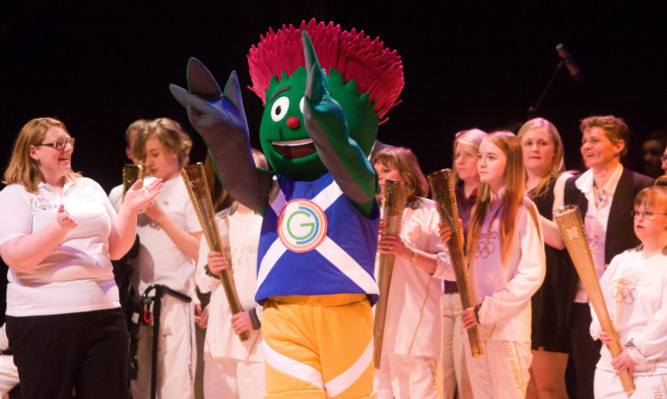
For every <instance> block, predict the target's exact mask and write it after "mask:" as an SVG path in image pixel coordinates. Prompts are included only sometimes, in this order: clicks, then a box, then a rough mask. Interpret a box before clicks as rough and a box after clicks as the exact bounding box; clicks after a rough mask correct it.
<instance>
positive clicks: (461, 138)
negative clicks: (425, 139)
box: [452, 129, 488, 184]
mask: <svg viewBox="0 0 667 399" xmlns="http://www.w3.org/2000/svg"><path fill="white" fill-rule="evenodd" d="M487 136H488V134H487V133H486V132H485V131H483V130H480V129H469V130H461V131H460V132H458V133H456V135H455V136H454V154H453V155H454V156H453V157H452V159H453V161H452V171H454V184H456V183H458V182H459V172H458V171H457V170H456V149H457V148H458V146H459V144H465V145H468V146H470V147H472V148H474V149H475V150H477V151H479V145H480V144H482V140H484V139H485V138H486V137H487Z"/></svg>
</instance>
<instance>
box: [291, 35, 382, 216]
mask: <svg viewBox="0 0 667 399" xmlns="http://www.w3.org/2000/svg"><path fill="white" fill-rule="evenodd" d="M301 35H302V39H303V49H304V56H305V59H306V71H307V73H308V76H307V79H306V91H305V99H304V103H305V104H304V109H303V118H304V124H305V126H306V131H307V132H308V135H309V136H310V138H311V139H313V143H314V144H315V148H316V150H317V154H318V156H319V157H320V159H321V160H322V163H323V164H324V165H325V166H326V168H327V170H328V171H329V173H331V175H332V176H333V178H334V180H336V183H338V185H339V186H340V188H341V190H342V191H343V193H344V194H345V196H346V197H348V198H349V199H350V200H352V201H353V202H354V203H355V204H356V205H357V208H358V209H359V210H360V211H361V212H362V213H363V214H364V215H366V216H369V217H374V214H375V213H376V210H377V209H376V204H375V199H374V196H375V191H376V177H375V171H374V170H373V167H372V166H371V165H370V163H369V162H368V160H367V159H366V156H365V155H364V153H363V151H362V150H361V148H360V147H359V145H358V144H357V143H356V142H355V141H354V140H352V139H351V138H350V137H349V134H348V128H347V120H346V118H345V114H344V113H343V109H342V108H341V106H340V104H338V102H336V100H334V99H333V98H332V97H331V94H330V93H329V88H328V86H327V76H326V71H325V70H324V69H323V68H321V67H320V63H319V62H318V60H317V55H316V54H315V49H314V48H313V44H312V42H311V41H310V37H308V33H306V31H305V30H304V31H303V32H301Z"/></svg>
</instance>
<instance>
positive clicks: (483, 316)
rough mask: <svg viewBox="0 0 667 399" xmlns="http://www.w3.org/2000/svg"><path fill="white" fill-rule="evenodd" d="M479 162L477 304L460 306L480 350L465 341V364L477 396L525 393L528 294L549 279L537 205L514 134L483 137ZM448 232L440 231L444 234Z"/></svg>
mask: <svg viewBox="0 0 667 399" xmlns="http://www.w3.org/2000/svg"><path fill="white" fill-rule="evenodd" d="M477 168H478V171H479V176H480V180H481V182H482V184H481V186H480V189H479V194H478V197H477V205H476V209H475V211H474V214H473V216H472V220H471V222H470V228H469V235H468V252H467V257H468V262H469V268H470V282H471V288H472V291H473V292H474V295H475V296H474V298H475V302H476V303H477V305H475V306H474V307H471V308H468V309H465V310H463V312H461V321H462V324H463V327H464V328H466V329H469V328H472V327H474V326H478V327H479V332H480V337H481V342H482V351H483V355H482V356H481V357H478V358H473V357H472V354H471V351H470V345H469V344H468V343H467V342H466V344H465V350H466V364H467V367H468V372H469V375H470V378H471V383H472V387H473V394H474V396H475V399H484V398H524V397H525V394H526V388H527V385H528V380H529V373H528V369H529V367H530V363H531V360H532V355H531V351H530V333H531V331H530V327H531V307H530V298H531V296H532V295H533V294H534V293H535V292H536V291H537V289H538V288H539V287H540V284H542V280H543V279H544V273H545V255H544V242H543V239H542V233H541V230H540V225H539V222H538V215H537V210H536V208H535V204H533V202H532V201H530V199H528V198H527V197H524V195H523V193H524V183H523V176H524V175H523V173H524V172H523V163H522V155H521V145H520V142H519V140H518V139H517V138H516V137H515V136H514V134H512V133H510V132H494V133H491V134H490V135H489V136H488V137H487V138H486V139H484V140H483V141H482V144H481V145H480V148H479V156H478V162H477ZM448 234H449V232H448V230H447V229H441V237H442V238H443V240H446V239H447V238H448ZM451 272H452V274H453V271H451Z"/></svg>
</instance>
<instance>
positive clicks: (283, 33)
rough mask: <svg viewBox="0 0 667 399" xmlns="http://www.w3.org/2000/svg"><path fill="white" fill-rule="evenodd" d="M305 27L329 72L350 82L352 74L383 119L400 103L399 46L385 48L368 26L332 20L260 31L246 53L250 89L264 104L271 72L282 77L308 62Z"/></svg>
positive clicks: (401, 71)
mask: <svg viewBox="0 0 667 399" xmlns="http://www.w3.org/2000/svg"><path fill="white" fill-rule="evenodd" d="M304 29H305V30H306V31H307V32H308V35H309V36H310V40H311V41H312V43H313V47H314V48H315V53H316V54H317V58H318V60H319V62H320V65H321V66H322V67H323V68H324V69H325V70H326V72H327V75H328V74H329V73H330V70H331V68H335V69H336V70H337V71H338V72H340V73H341V74H342V75H343V78H344V79H345V81H346V82H349V81H350V80H352V79H354V81H355V82H356V83H357V87H358V88H359V93H360V94H363V93H366V92H369V94H370V101H371V102H375V112H377V114H378V119H380V120H382V118H383V117H384V115H385V114H386V113H387V111H389V110H390V109H391V108H393V107H395V106H396V105H398V103H399V102H400V101H397V100H398V96H399V95H400V94H401V91H402V90H403V64H402V63H401V57H400V56H398V55H397V54H396V50H394V51H390V50H389V49H386V48H384V44H383V43H382V42H381V41H380V38H375V40H372V41H371V39H370V38H369V37H368V36H366V35H365V34H364V31H363V30H362V31H359V32H357V31H356V29H354V28H353V29H352V31H351V32H347V31H344V30H342V29H341V28H340V25H334V24H333V22H329V24H328V25H325V24H324V23H323V22H320V23H317V21H315V19H314V18H313V19H311V20H310V22H308V23H306V22H305V21H302V22H301V26H299V28H295V27H294V26H292V25H290V26H289V27H287V26H285V25H283V27H282V28H281V29H279V30H278V32H274V31H273V29H271V28H269V32H268V33H267V34H266V37H265V36H260V42H259V44H257V47H255V46H254V45H253V46H252V48H251V49H250V53H249V54H248V64H249V65H250V77H251V79H252V83H253V87H251V88H250V90H252V91H254V92H255V94H257V95H258V96H259V98H261V99H262V103H264V104H266V95H265V90H266V89H268V88H269V82H270V81H271V77H272V76H276V77H277V78H278V79H280V77H281V75H282V73H283V72H285V73H287V75H291V74H292V73H293V72H294V71H296V70H297V69H298V68H299V67H300V66H303V67H305V65H306V62H305V59H304V54H303V44H302V41H301V31H303V30H304Z"/></svg>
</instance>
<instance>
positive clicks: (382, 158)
mask: <svg viewBox="0 0 667 399" xmlns="http://www.w3.org/2000/svg"><path fill="white" fill-rule="evenodd" d="M376 163H380V164H382V165H384V166H387V167H389V168H392V169H396V170H397V171H398V173H400V174H401V177H402V178H403V180H405V182H406V183H407V184H408V190H407V197H408V203H410V201H412V200H413V199H414V198H415V197H417V196H419V197H426V196H427V195H428V182H427V181H426V177H424V174H423V173H422V170H421V168H420V167H419V161H418V160H417V157H416V156H415V154H414V153H413V152H412V150H410V149H409V148H405V147H392V148H385V149H382V150H380V151H379V152H378V153H377V154H375V156H374V157H373V165H375V164H376Z"/></svg>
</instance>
